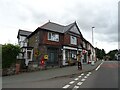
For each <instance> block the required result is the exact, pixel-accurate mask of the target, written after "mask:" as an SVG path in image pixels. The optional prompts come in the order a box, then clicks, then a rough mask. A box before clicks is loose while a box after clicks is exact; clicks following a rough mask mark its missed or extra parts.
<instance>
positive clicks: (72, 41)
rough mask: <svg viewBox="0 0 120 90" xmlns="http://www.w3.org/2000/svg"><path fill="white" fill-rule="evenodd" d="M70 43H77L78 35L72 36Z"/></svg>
mask: <svg viewBox="0 0 120 90" xmlns="http://www.w3.org/2000/svg"><path fill="white" fill-rule="evenodd" d="M70 43H71V44H73V45H77V37H75V36H70Z"/></svg>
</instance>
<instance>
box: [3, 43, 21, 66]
mask: <svg viewBox="0 0 120 90" xmlns="http://www.w3.org/2000/svg"><path fill="white" fill-rule="evenodd" d="M19 52H20V47H19V46H18V45H13V44H5V45H2V68H9V67H10V66H11V65H12V64H14V63H16V56H17V55H18V54H19Z"/></svg>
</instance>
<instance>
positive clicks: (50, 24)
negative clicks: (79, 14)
mask: <svg viewBox="0 0 120 90" xmlns="http://www.w3.org/2000/svg"><path fill="white" fill-rule="evenodd" d="M74 24H75V23H72V24H69V25H67V26H63V25H59V24H56V23H53V22H50V21H49V22H47V23H46V24H44V25H43V26H41V27H39V28H42V29H46V30H50V31H54V32H59V33H64V32H66V31H67V30H69V29H70V28H71V27H72V26H73V25H74Z"/></svg>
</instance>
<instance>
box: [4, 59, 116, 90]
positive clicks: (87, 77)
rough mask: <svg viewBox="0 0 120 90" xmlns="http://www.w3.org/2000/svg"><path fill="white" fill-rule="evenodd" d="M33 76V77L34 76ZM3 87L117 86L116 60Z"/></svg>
mask: <svg viewBox="0 0 120 90" xmlns="http://www.w3.org/2000/svg"><path fill="white" fill-rule="evenodd" d="M34 78H35V77H34ZM3 88H65V89H67V88H72V89H73V90H74V89H77V88H118V62H117V61H104V62H103V63H101V64H100V65H99V66H98V67H97V68H96V69H95V70H93V71H91V72H86V73H82V74H80V75H70V76H65V77H64V76H63V77H58V78H52V79H47V80H35V81H26V82H25V81H24V82H12V83H8V84H7V83H6V84H3Z"/></svg>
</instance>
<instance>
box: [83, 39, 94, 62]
mask: <svg viewBox="0 0 120 90" xmlns="http://www.w3.org/2000/svg"><path fill="white" fill-rule="evenodd" d="M82 41H83V50H82V52H83V60H82V63H91V62H92V61H96V52H95V48H94V47H93V46H92V44H91V43H90V42H88V41H87V40H86V39H85V38H83V40H82Z"/></svg>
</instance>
